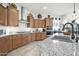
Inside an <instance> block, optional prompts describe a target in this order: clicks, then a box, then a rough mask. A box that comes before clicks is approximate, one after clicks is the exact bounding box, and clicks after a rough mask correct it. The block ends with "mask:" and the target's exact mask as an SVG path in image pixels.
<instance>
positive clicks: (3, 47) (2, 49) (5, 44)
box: [0, 36, 12, 55]
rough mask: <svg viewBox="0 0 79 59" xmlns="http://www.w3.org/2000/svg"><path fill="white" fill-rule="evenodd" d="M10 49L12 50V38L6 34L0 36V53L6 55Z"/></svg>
mask: <svg viewBox="0 0 79 59" xmlns="http://www.w3.org/2000/svg"><path fill="white" fill-rule="evenodd" d="M10 50H12V40H11V39H10V38H9V37H8V36H6V37H1V38H0V54H1V55H6V54H7V53H8V52H9V51H10Z"/></svg>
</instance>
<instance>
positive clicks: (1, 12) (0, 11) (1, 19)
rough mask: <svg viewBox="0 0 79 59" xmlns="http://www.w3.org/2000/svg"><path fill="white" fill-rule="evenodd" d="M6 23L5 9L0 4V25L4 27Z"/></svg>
mask: <svg viewBox="0 0 79 59" xmlns="http://www.w3.org/2000/svg"><path fill="white" fill-rule="evenodd" d="M5 21H6V8H5V7H4V6H3V5H2V4H0V25H5V24H6V23H5Z"/></svg>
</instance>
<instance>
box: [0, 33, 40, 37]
mask: <svg viewBox="0 0 79 59" xmlns="http://www.w3.org/2000/svg"><path fill="white" fill-rule="evenodd" d="M32 33H39V32H16V33H10V34H3V35H0V37H5V36H9V35H18V34H27V35H30V34H32Z"/></svg>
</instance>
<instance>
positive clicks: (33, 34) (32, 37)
mask: <svg viewBox="0 0 79 59" xmlns="http://www.w3.org/2000/svg"><path fill="white" fill-rule="evenodd" d="M35 37H36V35H35V33H32V34H31V40H32V41H35V39H36V38H35Z"/></svg>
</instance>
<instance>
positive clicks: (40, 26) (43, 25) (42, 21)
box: [38, 20, 45, 28]
mask: <svg viewBox="0 0 79 59" xmlns="http://www.w3.org/2000/svg"><path fill="white" fill-rule="evenodd" d="M38 23H39V28H45V20H39V22H38Z"/></svg>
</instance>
